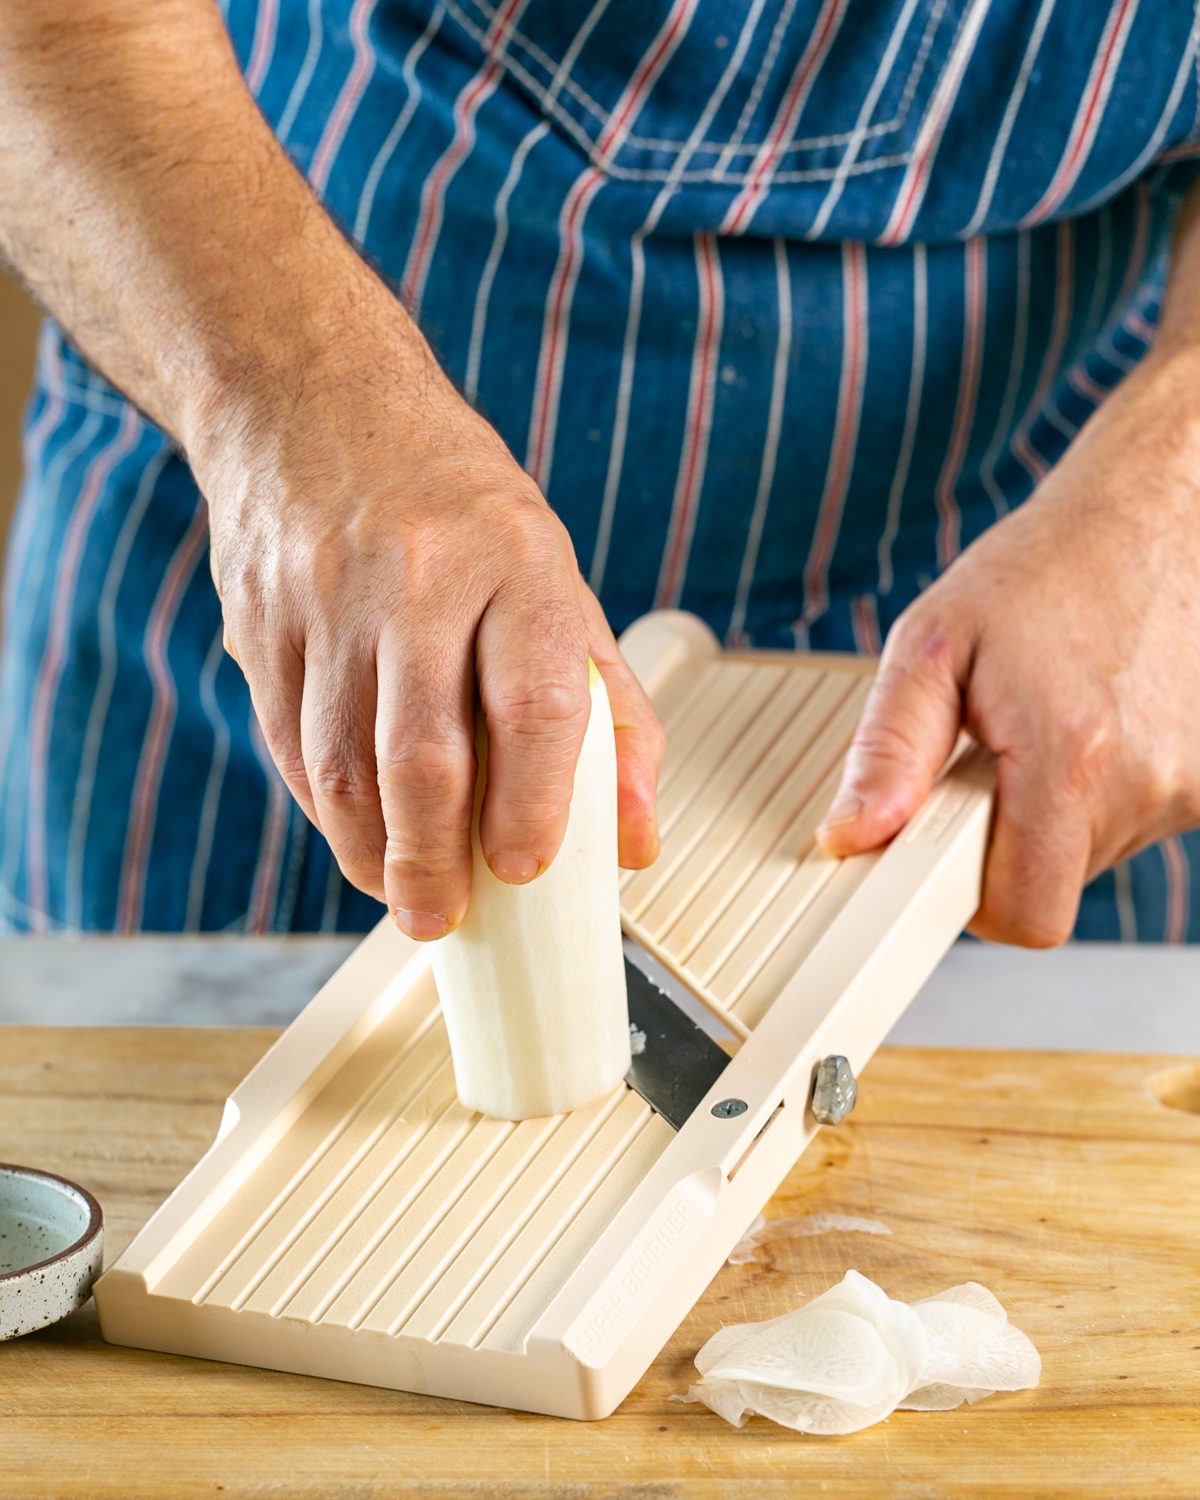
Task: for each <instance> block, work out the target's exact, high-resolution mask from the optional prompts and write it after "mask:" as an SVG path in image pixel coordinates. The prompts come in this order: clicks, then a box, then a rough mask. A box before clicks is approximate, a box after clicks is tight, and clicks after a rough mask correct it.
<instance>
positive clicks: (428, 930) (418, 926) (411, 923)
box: [392, 906, 450, 943]
mask: <svg viewBox="0 0 1200 1500" xmlns="http://www.w3.org/2000/svg"><path fill="white" fill-rule="evenodd" d="M392 916H393V917H394V918H395V920H396V925H397V926H398V927H399V928H400V929H401V931H402V932H406V933H407V934H408V935H409V937H410V938H416V940H417V942H418V943H428V942H430V941H431V940H432V939H433V938H440V937H445V936H446V934H447V933H448V932H449V931H450V918H449V917H443V916H442V915H441V914H440V913H439V912H436V911H409V910H408V909H407V908H406V907H403V906H397V907H396V908H395V909H394V910H393V911H392Z"/></svg>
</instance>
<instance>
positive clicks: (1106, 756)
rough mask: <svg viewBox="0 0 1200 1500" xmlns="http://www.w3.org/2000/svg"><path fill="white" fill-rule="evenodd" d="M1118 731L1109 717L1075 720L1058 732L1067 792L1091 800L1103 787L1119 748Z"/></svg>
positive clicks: (1098, 716)
mask: <svg viewBox="0 0 1200 1500" xmlns="http://www.w3.org/2000/svg"><path fill="white" fill-rule="evenodd" d="M1116 738H1117V736H1116V729H1115V726H1114V724H1113V722H1112V720H1111V719H1110V718H1109V716H1108V715H1106V714H1102V715H1096V716H1094V717H1092V718H1088V719H1082V720H1074V721H1071V722H1069V723H1067V724H1066V725H1064V726H1063V727H1062V729H1061V730H1060V732H1059V739H1058V748H1059V755H1060V757H1061V759H1062V763H1063V770H1062V775H1063V780H1064V783H1065V786H1066V788H1067V790H1069V791H1071V792H1073V793H1075V794H1076V795H1078V796H1081V797H1088V796H1089V795H1091V794H1092V793H1093V792H1094V791H1096V790H1097V788H1098V787H1099V786H1100V785H1101V784H1102V782H1103V780H1104V778H1105V776H1106V775H1107V772H1108V769H1109V766H1110V765H1111V763H1112V759H1113V754H1114V751H1115V748H1116Z"/></svg>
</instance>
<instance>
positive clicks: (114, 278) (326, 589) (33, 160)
mask: <svg viewBox="0 0 1200 1500" xmlns="http://www.w3.org/2000/svg"><path fill="white" fill-rule="evenodd" d="M0 252H2V253H3V255H4V257H5V258H6V259H7V260H8V261H9V262H11V264H12V265H13V266H14V267H15V268H16V269H17V270H18V271H19V273H20V274H21V275H22V276H23V277H24V279H25V280H26V282H27V283H28V284H29V286H30V287H31V288H32V290H33V292H34V293H35V295H36V296H37V297H38V298H39V300H40V301H41V302H42V303H43V304H44V305H45V306H46V307H47V308H48V309H49V310H50V311H51V312H52V313H53V314H54V316H55V317H56V318H57V319H58V320H59V322H60V323H62V325H63V326H64V327H65V328H66V329H67V331H68V333H69V334H70V336H71V337H72V339H73V340H74V341H75V342H76V343H77V344H78V345H79V347H80V348H81V349H82V350H83V352H84V353H85V354H86V355H87V357H88V358H89V359H90V360H91V361H92V362H93V363H94V364H95V365H96V366H97V367H98V368H99V369H100V370H102V371H103V372H104V374H105V375H106V376H107V377H108V378H109V379H110V380H111V381H112V382H113V383H114V384H115V385H117V386H118V387H120V389H121V390H123V391H124V392H126V394H127V395H128V396H129V397H130V398H131V399H132V400H133V401H135V402H136V403H137V405H138V406H140V407H141V408H142V409H143V410H144V411H145V412H146V413H148V415H149V416H150V417H151V418H152V419H153V420H154V421H155V422H157V423H159V424H160V425H161V426H162V427H163V428H165V429H166V431H168V432H169V433H170V434H171V435H172V436H173V437H174V438H175V440H176V441H177V442H178V443H179V445H180V446H181V447H182V449H183V450H184V452H185V454H186V456H187V458H188V460H189V462H190V463H191V466H192V468H193V471H194V472H195V474H196V477H197V480H198V482H199V484H200V487H201V489H202V491H203V493H204V495H205V498H206V499H207V501H208V505H209V513H210V526H211V532H212V558H213V572H214V577H215V579H216V582H217V586H218V590H219V592H220V594H221V600H222V607H223V612H224V617H225V625H226V642H227V645H228V646H229V649H230V650H231V652H232V653H233V654H234V655H235V656H236V658H237V660H238V661H239V663H240V665H241V666H242V669H243V671H244V672H245V674H246V677H247V680H248V681H249V684H250V689H251V693H252V696H253V700H254V705H255V708H256V710H257V712H258V716H259V718H260V720H261V722H262V725H263V729H264V733H265V735H266V738H267V742H268V744H269V746H270V749H271V752H272V755H273V756H274V758H275V760H276V763H277V764H278V765H279V767H280V769H281V771H282V772H283V774H284V776H285V777H286V779H287V781H288V783H289V785H290V787H291V789H292V791H293V792H294V794H295V795H296V797H297V799H298V800H299V801H300V803H301V805H302V806H303V807H304V809H305V811H306V812H307V813H308V815H309V816H310V817H311V818H312V819H313V821H314V822H315V823H316V824H317V825H318V826H319V827H320V828H321V829H322V831H323V832H324V833H325V834H326V836H327V837H328V838H329V840H330V842H331V844H332V846H333V849H334V852H335V854H336V855H337V857H338V860H339V863H340V864H341V866H342V869H343V871H344V872H345V873H346V875H347V876H348V877H349V878H350V879H351V880H353V881H354V882H355V883H356V884H357V885H359V886H361V887H362V888H363V889H364V890H368V891H370V892H372V893H373V894H375V895H378V896H379V897H380V898H381V899H386V900H387V902H388V904H389V906H390V907H391V908H392V910H393V912H395V913H397V914H398V920H399V921H400V922H401V925H403V926H404V927H405V928H406V930H408V931H409V932H411V933H412V934H413V935H414V936H418V937H435V936H438V935H440V934H441V932H443V931H445V930H446V929H447V928H448V927H450V926H453V925H454V923H455V922H457V921H458V920H459V919H460V918H461V916H462V913H463V911H464V910H465V907H466V903H467V897H468V890H469V880H470V842H469V823H470V815H471V805H472V789H473V783H474V749H473V747H474V730H473V717H474V705H475V701H476V696H477V695H478V697H479V699H480V700H481V702H482V706H483V710H484V712H485V714H486V717H487V722H488V730H489V738H490V745H491V751H490V759H489V782H488V792H487V799H486V802H485V805H484V810H483V822H482V838H483V844H484V848H485V850H486V851H487V854H488V857H489V860H490V862H491V864H492V866H493V868H494V869H495V871H496V873H497V874H498V875H499V876H501V878H504V879H509V880H515V881H522V880H526V879H529V878H530V877H532V876H533V875H535V874H537V873H538V872H539V871H540V870H541V869H543V868H544V867H545V865H546V864H547V863H549V861H550V860H551V859H552V858H553V855H554V853H555V851H556V849H557V847H558V844H559V842H560V840H561V838H562V833H563V829H564V826H565V822H566V814H567V809H568V805H569V800H570V791H571V782H572V777H573V771H574V765H575V760H576V756H577V754H578V750H579V745H580V742H581V739H582V736H583V730H584V726H585V724H586V721H587V712H588V702H589V695H588V679H587V668H586V661H587V657H588V655H589V654H590V655H591V656H592V657H593V658H594V659H595V660H596V661H597V663H598V665H599V666H600V668H601V670H602V672H603V673H604V675H605V678H606V682H607V685H608V690H609V695H610V698H611V700H612V704H613V710H614V717H615V719H616V722H617V725H618V757H619V765H620V771H619V779H620V795H621V854H622V858H623V860H624V862H625V863H627V864H630V865H638V864H642V863H645V862H648V860H649V859H651V858H653V856H654V854H655V852H656V849H657V835H656V833H655V826H654V783H655V778H656V775H657V769H658V762H659V759H660V757H661V731H660V730H659V728H658V725H657V721H656V720H655V718H654V715H653V712H652V711H651V710H650V708H649V705H648V703H647V701H646V699H645V696H644V694H642V692H641V690H640V688H639V687H638V685H637V683H636V681H635V680H634V679H633V677H632V675H631V674H630V672H629V671H628V669H627V668H626V667H625V665H624V663H623V661H622V660H621V658H620V655H619V652H618V651H617V648H616V645H615V643H614V641H613V638H612V635H611V632H610V631H609V630H608V626H607V624H606V623H605V621H604V618H603V615H602V613H601V611H600V608H599V605H598V604H597V603H596V601H595V599H594V598H593V597H592V595H591V594H590V592H589V591H588V590H587V588H586V586H585V585H584V584H583V582H582V580H581V579H580V577H579V574H578V570H577V567H576V565H575V560H574V555H573V552H572V549H571V545H570V541H569V539H568V538H567V536H566V533H565V531H564V530H563V528H562V526H561V525H560V524H559V522H558V521H557V519H556V518H555V516H554V515H553V513H552V512H551V511H550V509H549V507H548V506H547V505H546V503H545V501H544V499H543V498H542V496H541V495H540V493H539V492H538V490H537V487H536V486H535V485H534V483H533V481H532V480H531V479H530V478H529V476H528V475H526V474H525V473H524V472H523V471H522V470H521V469H520V467H519V466H518V465H517V463H516V462H515V461H514V460H513V458H512V456H511V455H510V454H509V453H508V451H507V449H506V448H505V447H504V445H503V443H502V442H501V441H500V439H499V438H498V436H497V435H496V433H495V432H494V431H493V430H492V429H491V428H490V427H489V426H488V425H487V423H486V422H484V421H483V420H482V419H481V418H480V417H479V416H478V415H477V414H476V413H475V412H473V411H471V410H470V409H469V408H468V407H467V406H466V405H465V403H463V401H462V400H461V399H460V398H459V396H458V395H457V393H456V392H455V391H454V390H453V388H452V387H451V386H450V384H449V382H448V381H447V380H446V379H445V378H444V376H443V375H442V373H441V371H440V370H439V369H438V367H437V364H436V361H435V360H434V359H433V357H432V355H431V353H430V350H429V348H428V346H427V344H426V343H425V341H424V339H423V338H422V337H421V335H420V333H419V331H418V330H417V328H416V327H415V325H414V324H413V322H412V320H411V319H410V318H409V317H408V315H407V313H406V312H405V310H404V309H403V307H402V306H401V305H400V303H399V302H398V300H397V299H396V298H395V297H394V296H393V295H392V294H391V292H390V291H389V290H388V289H387V288H386V287H385V286H384V285H383V284H382V283H381V282H380V281H379V279H378V278H377V277H376V276H375V275H374V274H373V273H372V272H371V270H370V269H369V268H368V267H367V266H366V264H365V263H364V262H363V260H362V259H361V258H360V257H359V256H358V254H357V253H356V252H355V251H354V249H353V248H352V247H351V246H350V245H349V243H348V242H347V241H346V240H345V239H344V238H343V236H342V235H341V234H340V232H339V231H338V229H337V227H336V225H334V224H333V223H332V221H331V220H330V219H329V217H328V215H327V214H326V213H325V212H324V210H323V209H322V208H321V207H320V205H319V204H318V203H317V201H316V199H315V198H314V197H313V196H312V194H311V193H310V191H309V189H308V187H307V185H306V184H305V182H304V181H303V179H302V178H301V177H300V176H299V174H298V173H297V172H296V171H295V169H294V168H293V167H292V165H291V163H290V162H289V161H288V159H287V157H286V155H285V153H284V152H283V151H282V149H281V148H280V147H279V145H278V143H277V142H276V141H275V140H274V138H273V136H272V134H271V132H270V130H269V129H268V128H267V126H266V124H265V122H264V121H263V119H262V117H261V116H260V114H259V112H258V110H257V108H256V106H255V104H254V102H253V100H252V99H251V97H250V95H249V93H248V91H247V89H246V87H245V84H244V83H243V80H242V78H241V76H240V74H239V72H238V69H237V65H236V61H235V59H234V57H233V54H232V51H231V49H230V46H229V41H228V38H227V36H226V34H225V31H224V28H223V25H222V22H221V20H220V17H219V15H218V12H217V10H216V7H215V5H213V4H212V0H38V4H36V5H28V4H23V3H21V0H0Z"/></svg>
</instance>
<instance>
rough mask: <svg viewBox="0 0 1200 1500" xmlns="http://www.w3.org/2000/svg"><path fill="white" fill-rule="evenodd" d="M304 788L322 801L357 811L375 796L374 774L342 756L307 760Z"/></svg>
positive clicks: (322, 756) (313, 757) (314, 757)
mask: <svg viewBox="0 0 1200 1500" xmlns="http://www.w3.org/2000/svg"><path fill="white" fill-rule="evenodd" d="M305 768H306V774H307V776H308V784H309V786H310V787H311V788H312V791H313V795H314V796H316V797H319V798H320V799H321V800H322V801H324V802H328V803H331V804H333V805H334V806H335V807H336V806H338V805H342V806H345V807H346V808H348V809H356V808H360V807H361V806H362V804H363V803H365V802H368V801H370V800H372V799H373V798H375V797H376V796H377V790H376V781H375V775H374V772H373V771H372V770H371V769H370V768H369V767H367V766H365V765H363V764H361V763H358V762H355V761H353V760H351V759H349V758H348V757H345V756H330V755H317V756H310V757H309V758H308V760H307V761H306V762H305Z"/></svg>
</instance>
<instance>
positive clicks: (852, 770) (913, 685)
mask: <svg viewBox="0 0 1200 1500" xmlns="http://www.w3.org/2000/svg"><path fill="white" fill-rule="evenodd" d="M970 655H971V653H970V644H969V641H968V640H967V639H966V637H965V635H964V637H963V638H962V639H961V640H960V641H956V640H955V638H954V637H953V636H952V634H951V633H950V632H948V631H947V630H946V628H945V626H944V625H942V624H941V623H940V622H939V623H934V624H932V625H931V624H929V623H925V622H922V621H921V620H920V617H919V616H914V617H913V618H912V619H911V620H910V618H909V617H908V616H902V617H901V618H900V619H899V620H898V621H897V622H896V625H895V627H894V629H893V630H892V633H891V635H890V636H889V638H888V642H887V646H886V647H885V649H884V653H883V658H882V660H881V661H880V664H879V674H878V676H877V677H876V679H875V682H874V684H873V685H872V688H871V692H870V695H869V697H868V698H867V704H866V707H865V708H864V709H863V715H862V718H861V719H860V720H859V724H858V728H857V729H856V730H855V733H854V739H853V741H852V743H851V745H850V750H849V752H848V754H847V756H846V764H845V767H844V769H843V771H842V780H841V785H840V786H839V788H838V793H837V796H836V797H835V798H834V799H833V803H832V805H831V806H830V809H829V811H828V812H827V813H826V814H825V817H824V819H823V821H822V823H821V826H820V828H819V829H818V830H817V838H818V840H819V842H820V844H821V847H822V848H823V849H824V850H825V852H826V853H827V854H832V855H835V856H838V857H840V856H843V855H848V854H861V853H863V852H864V851H865V850H867V849H875V848H877V847H878V846H879V845H880V844H883V843H886V842H887V840H888V839H890V838H891V837H892V836H893V835H894V834H896V833H898V832H899V831H900V829H901V828H903V827H904V825H905V824H906V823H907V822H908V820H909V818H911V817H912V815H913V813H915V812H916V810H917V808H918V807H920V805H921V803H922V802H923V801H924V800H925V798H926V797H927V796H928V795H929V791H930V788H931V787H932V786H933V783H934V780H935V778H936V777H937V774H938V772H939V771H940V770H941V769H942V766H943V765H945V763H946V758H947V757H948V756H949V754H950V752H951V750H953V748H954V744H955V741H956V739H957V738H958V732H959V729H960V727H961V724H962V698H963V688H964V686H965V683H966V677H967V672H968V669H969V664H970Z"/></svg>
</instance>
